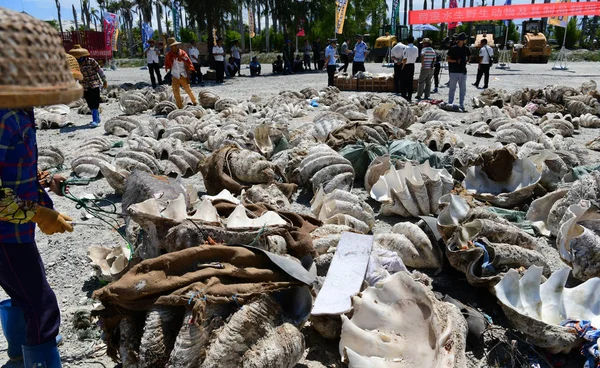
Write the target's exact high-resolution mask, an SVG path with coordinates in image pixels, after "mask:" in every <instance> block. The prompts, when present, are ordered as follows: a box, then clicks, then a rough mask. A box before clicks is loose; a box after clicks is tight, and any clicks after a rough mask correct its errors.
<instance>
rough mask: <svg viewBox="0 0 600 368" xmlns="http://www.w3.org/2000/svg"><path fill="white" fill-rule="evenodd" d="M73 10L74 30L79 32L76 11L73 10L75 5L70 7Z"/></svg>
mask: <svg viewBox="0 0 600 368" xmlns="http://www.w3.org/2000/svg"><path fill="white" fill-rule="evenodd" d="M71 7H72V8H73V20H75V30H76V31H79V23H78V22H77V10H75V5H71Z"/></svg>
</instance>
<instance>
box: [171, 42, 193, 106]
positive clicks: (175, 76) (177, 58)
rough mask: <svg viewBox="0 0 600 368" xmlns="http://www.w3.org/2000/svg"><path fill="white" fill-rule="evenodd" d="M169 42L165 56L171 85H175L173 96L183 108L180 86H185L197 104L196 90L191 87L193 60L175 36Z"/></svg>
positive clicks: (191, 98)
mask: <svg viewBox="0 0 600 368" xmlns="http://www.w3.org/2000/svg"><path fill="white" fill-rule="evenodd" d="M168 43H169V48H170V50H169V53H168V54H167V56H166V57H165V69H166V70H167V71H171V86H172V87H173V96H175V102H176V104H177V108H179V109H183V102H182V101H181V91H180V90H179V88H180V87H183V89H184V90H185V92H187V94H188V96H189V97H190V100H191V101H192V104H194V105H197V104H198V101H197V100H196V96H194V92H192V89H191V88H190V75H191V74H192V72H194V65H193V64H192V60H190V57H189V56H188V54H186V52H185V51H183V50H181V49H180V48H179V45H181V42H179V41H177V40H176V39H175V38H174V37H170V38H169V39H168Z"/></svg>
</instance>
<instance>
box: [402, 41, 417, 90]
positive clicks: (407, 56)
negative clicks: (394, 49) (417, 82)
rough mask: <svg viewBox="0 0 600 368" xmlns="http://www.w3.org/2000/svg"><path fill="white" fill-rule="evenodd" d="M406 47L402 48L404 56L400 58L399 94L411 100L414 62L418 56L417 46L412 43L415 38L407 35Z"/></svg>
mask: <svg viewBox="0 0 600 368" xmlns="http://www.w3.org/2000/svg"><path fill="white" fill-rule="evenodd" d="M406 42H407V43H408V45H406V48H404V57H403V59H402V78H401V81H400V84H401V89H400V94H401V95H402V97H404V99H406V101H408V102H411V100H412V94H413V79H414V77H415V63H416V62H417V58H418V57H419V48H417V46H415V45H414V44H413V43H414V42H415V38H414V37H413V36H408V38H407V40H406Z"/></svg>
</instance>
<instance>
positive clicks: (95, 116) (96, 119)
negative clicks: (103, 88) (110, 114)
mask: <svg viewBox="0 0 600 368" xmlns="http://www.w3.org/2000/svg"><path fill="white" fill-rule="evenodd" d="M98 125H100V111H98V109H93V110H92V122H91V123H90V126H91V127H93V128H95V127H97V126H98Z"/></svg>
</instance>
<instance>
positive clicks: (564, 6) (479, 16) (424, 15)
mask: <svg viewBox="0 0 600 368" xmlns="http://www.w3.org/2000/svg"><path fill="white" fill-rule="evenodd" d="M557 15H563V16H570V15H600V1H594V2H589V3H587V2H586V3H553V4H533V5H532V4H526V5H500V6H479V7H474V8H454V9H435V10H414V11H411V12H409V13H408V24H428V23H452V22H474V21H485V20H505V19H525V18H544V17H552V16H557Z"/></svg>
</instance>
